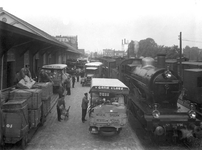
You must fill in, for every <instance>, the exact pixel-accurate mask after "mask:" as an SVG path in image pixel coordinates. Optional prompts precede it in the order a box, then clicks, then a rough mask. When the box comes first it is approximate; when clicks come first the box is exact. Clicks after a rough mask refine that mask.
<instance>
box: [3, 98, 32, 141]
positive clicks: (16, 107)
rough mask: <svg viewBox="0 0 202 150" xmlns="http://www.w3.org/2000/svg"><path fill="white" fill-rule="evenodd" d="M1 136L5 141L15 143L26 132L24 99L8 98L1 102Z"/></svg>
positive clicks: (26, 119)
mask: <svg viewBox="0 0 202 150" xmlns="http://www.w3.org/2000/svg"><path fill="white" fill-rule="evenodd" d="M2 111H3V119H4V121H3V136H4V137H5V142H6V143H16V142H17V141H19V140H20V139H21V138H22V137H23V136H24V135H26V134H27V133H28V108H27V102H26V100H25V99H24V100H10V101H8V102H6V103H4V104H3V106H2Z"/></svg>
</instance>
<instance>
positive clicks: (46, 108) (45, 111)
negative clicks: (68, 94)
mask: <svg viewBox="0 0 202 150" xmlns="http://www.w3.org/2000/svg"><path fill="white" fill-rule="evenodd" d="M50 107H51V97H49V98H48V99H46V100H42V110H43V116H47V114H48V112H49V110H50Z"/></svg>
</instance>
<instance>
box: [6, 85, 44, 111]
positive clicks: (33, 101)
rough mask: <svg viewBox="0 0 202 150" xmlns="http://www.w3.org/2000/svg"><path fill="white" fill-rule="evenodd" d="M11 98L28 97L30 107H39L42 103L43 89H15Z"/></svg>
mask: <svg viewBox="0 0 202 150" xmlns="http://www.w3.org/2000/svg"><path fill="white" fill-rule="evenodd" d="M10 99H14V100H21V99H27V103H28V109H38V108H39V107H40V105H41V103H42V102H41V99H42V90H41V89H15V90H13V91H12V92H11V93H10Z"/></svg>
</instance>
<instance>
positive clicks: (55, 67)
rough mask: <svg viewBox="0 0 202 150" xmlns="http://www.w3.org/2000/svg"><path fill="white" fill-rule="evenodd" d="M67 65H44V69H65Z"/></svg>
mask: <svg viewBox="0 0 202 150" xmlns="http://www.w3.org/2000/svg"><path fill="white" fill-rule="evenodd" d="M66 67H67V65H65V64H51V65H44V66H43V67H42V69H64V68H66Z"/></svg>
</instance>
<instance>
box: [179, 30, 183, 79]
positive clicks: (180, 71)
mask: <svg viewBox="0 0 202 150" xmlns="http://www.w3.org/2000/svg"><path fill="white" fill-rule="evenodd" d="M179 40H180V56H179V57H180V58H179V59H180V60H179V61H180V62H179V63H180V64H179V76H180V77H181V75H182V32H180V35H179Z"/></svg>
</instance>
